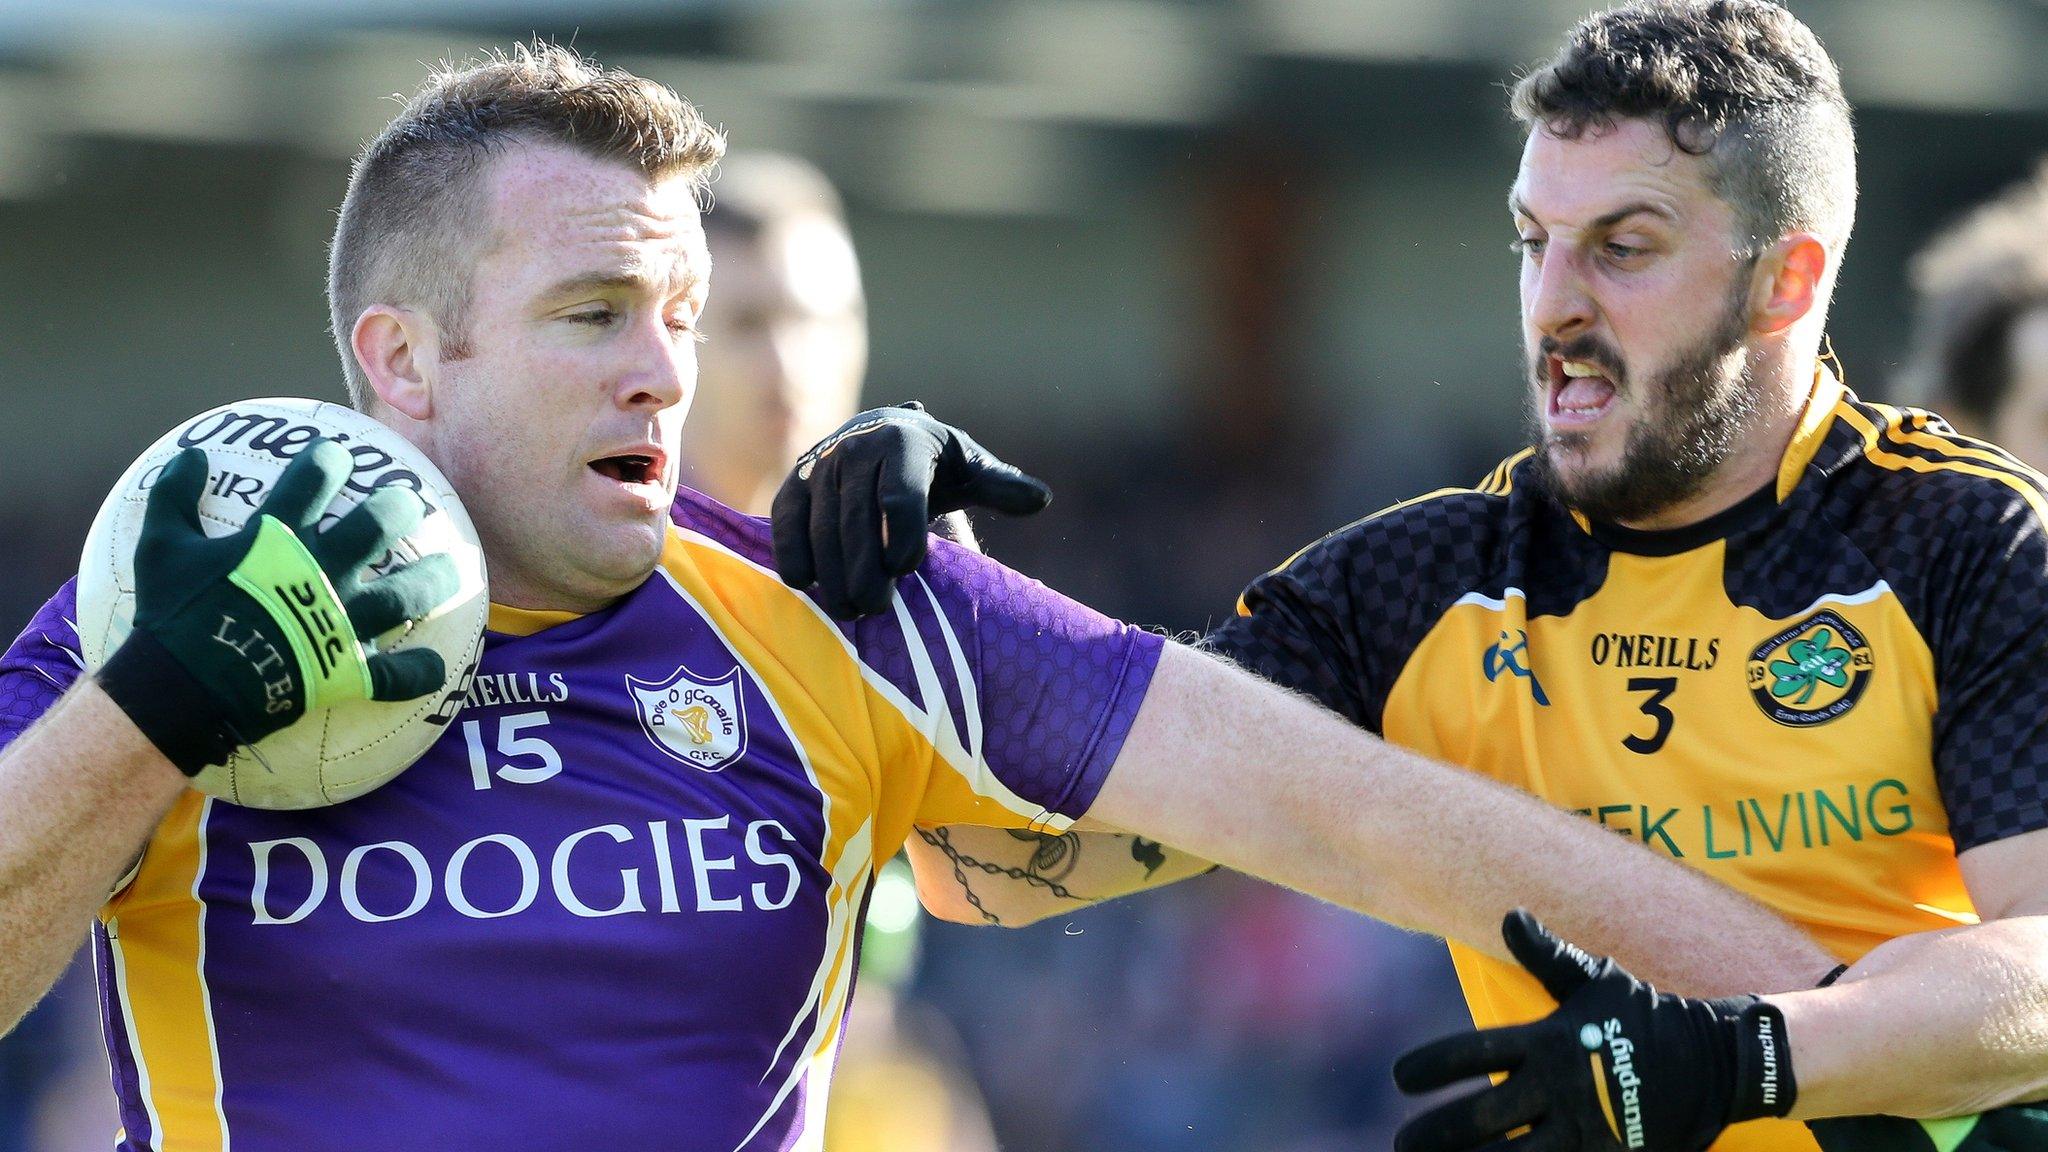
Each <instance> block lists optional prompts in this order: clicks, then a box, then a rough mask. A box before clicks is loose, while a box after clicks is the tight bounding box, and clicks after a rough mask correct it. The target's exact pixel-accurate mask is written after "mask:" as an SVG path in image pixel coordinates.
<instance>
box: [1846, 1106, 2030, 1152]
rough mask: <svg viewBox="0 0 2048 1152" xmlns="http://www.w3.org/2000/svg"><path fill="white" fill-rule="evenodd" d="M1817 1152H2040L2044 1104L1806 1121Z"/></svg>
mask: <svg viewBox="0 0 2048 1152" xmlns="http://www.w3.org/2000/svg"><path fill="white" fill-rule="evenodd" d="M1806 1127H1807V1129H1808V1130H1809V1131H1811V1132H1812V1133H1813V1138H1814V1140H1815V1141H1816V1142H1817V1143H1819V1144H1820V1147H1821V1152H2038V1150H2043V1149H2048V1105H2042V1104H2013V1105H2009V1106H2007V1107H2004V1108H1994V1109H1992V1110H1991V1111H1989V1112H1979V1113H1978V1114H1976V1115H1975V1116H1957V1117H1954V1118H1952V1119H1948V1120H1908V1119H1906V1118H1905V1117H1903V1116H1840V1117H1834V1118H1831V1119H1827V1120H1809V1121H1807V1123H1806Z"/></svg>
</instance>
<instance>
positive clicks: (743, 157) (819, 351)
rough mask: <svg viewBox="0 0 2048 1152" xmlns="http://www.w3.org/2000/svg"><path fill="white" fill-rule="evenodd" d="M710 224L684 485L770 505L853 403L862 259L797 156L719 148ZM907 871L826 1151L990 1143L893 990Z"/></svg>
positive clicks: (922, 1011)
mask: <svg viewBox="0 0 2048 1152" xmlns="http://www.w3.org/2000/svg"><path fill="white" fill-rule="evenodd" d="M704 234H705V241H706V243H707V244H708V246H709V247H710V249H711V265H712V288H713V290H712V293H711V296H710V299H709V303H708V304H707V305H706V307H705V310H704V319H703V328H704V335H705V342H704V344H703V346H702V347H701V348H700V349H699V350H698V377H697V396H696V399H695V401H693V402H692V406H691V408H690V416H689V420H688V421H687V422H685V424H684V427H683V458H682V469H683V481H684V483H686V484H688V485H690V486H691V487H693V488H696V489H698V490H699V491H701V492H704V493H705V494H707V495H709V496H711V497H713V498H714V499H717V500H720V501H722V502H724V503H726V504H729V505H731V506H732V507H734V508H737V509H739V510H740V511H742V512H750V513H753V514H754V515H757V516H764V515H766V514H767V513H768V506H769V504H770V503H771V502H773V500H774V499H775V489H776V487H777V486H778V485H779V484H781V482H782V477H783V476H784V474H786V473H787V472H788V471H789V467H790V465H791V464H792V463H794V462H795V460H796V457H797V455H798V454H799V453H800V452H802V451H803V450H804V449H806V448H809V447H810V446H811V445H812V444H814V443H816V442H817V441H819V440H821V439H823V438H824V436H825V434H826V433H828V432H830V431H832V430H833V429H834V428H837V427H838V426H839V425H840V424H841V423H843V422H844V421H845V420H846V418H847V417H849V416H851V415H853V413H854V411H855V408H856V406H857V405H858V403H859V401H860V383H861V376H862V375H863V374H864V373H865V372H866V370H867V347H868V330H867V302H866V298H865V297H864V296H863V295H862V292H861V283H860V266H859V264H858V263H857V262H856V260H855V258H854V251H853V238H852V236H851V235H850V234H849V233H848V232H847V228H846V219H845V216H844V215H843V213H842V211H841V209H840V204H839V194H838V193H837V192H836V191H834V190H833V188H832V184H831V182H830V181H828V180H827V179H826V178H825V175H824V174H823V173H822V172H819V171H818V170H817V169H816V168H814V167H812V166H811V165H810V164H808V163H806V162H805V161H803V160H799V159H797V158H796V157H794V156H783V155H776V154H770V153H747V152H738V153H733V154H731V155H728V156H727V157H726V158H725V159H724V160H723V161H722V162H721V163H720V164H719V175H718V179H717V181H716V182H715V183H714V184H713V185H712V209H711V211H710V212H708V213H706V214H705V216H704ZM909 871H910V870H909V868H908V866H907V865H905V864H904V863H903V862H902V861H901V860H900V859H898V860H894V861H891V862H890V863H889V864H888V865H887V866H886V867H884V869H883V871H882V875H881V876H880V877H879V878H878V879H877V881H876V886H875V891H874V893H873V895H872V896H871V897H870V900H871V904H870V914H869V918H868V924H867V928H866V930H865V931H864V932H863V934H862V946H861V947H862V951H861V964H860V981H861V986H860V994H859V995H858V996H855V997H854V998H853V1001H852V1008H851V1009H850V1010H849V1018H848V1022H847V1029H846V1040H845V1044H844V1046H843V1048H842V1049H841V1051H840V1054H839V1059H838V1060H837V1061H836V1062H835V1064H834V1066H833V1079H832V1101H831V1105H830V1108H829V1110H828V1111H827V1113H826V1125H827V1127H826V1144H827V1146H829V1147H830V1148H832V1149H833V1152H994V1149H995V1139H994V1137H993V1136H992V1135H991V1134H990V1131H989V1124H988V1112H987V1110H986V1108H985V1107H984V1106H983V1105H982V1102H981V1097H980V1094H979V1093H978V1092H977V1091H976V1090H975V1087H974V1084H973V1082H972V1081H971V1080H970V1079H969V1078H968V1077H967V1075H966V1073H965V1071H964V1070H963V1069H962V1067H961V1061H960V1060H959V1059H958V1058H957V1053H956V1052H955V1051H954V1050H955V1049H957V1048H958V1046H959V1042H958V1040H957V1039H954V1038H953V1037H952V1033H951V1030H950V1028H949V1027H948V1025H947V1024H946V1022H945V1020H944V1019H943V1018H941V1017H938V1016H936V1015H935V1014H934V1013H933V1012H932V1010H931V1009H930V1008H929V1007H927V1006H925V1005H922V1004H918V1003H907V1002H905V1001H904V999H903V997H902V990H903V985H904V983H905V982H906V981H907V980H908V979H909V976H910V974H911V971H912V969H913V968H914V966H915V962H916V951H917V933H918V927H919V924H918V921H919V917H920V913H919V912H918V908H917V895H916V889H915V886H914V884H912V882H911V880H910V877H909ZM940 1053H946V1054H947V1057H950V1058H942V1057H941V1056H940Z"/></svg>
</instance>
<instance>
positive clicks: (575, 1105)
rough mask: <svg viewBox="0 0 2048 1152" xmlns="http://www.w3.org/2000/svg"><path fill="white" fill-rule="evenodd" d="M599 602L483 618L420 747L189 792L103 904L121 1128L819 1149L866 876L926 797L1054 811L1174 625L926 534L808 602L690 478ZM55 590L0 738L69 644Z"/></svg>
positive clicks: (346, 1142)
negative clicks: (615, 593)
mask: <svg viewBox="0 0 2048 1152" xmlns="http://www.w3.org/2000/svg"><path fill="white" fill-rule="evenodd" d="M674 519H675V527H674V528H673V529H672V530H671V532H670V535H669V539H668V543H667V547H666V549H665V551H664V553H663V555H662V558H661V562H660V566H659V568H658V569H657V570H656V572H655V574H654V575H653V577H652V578H650V579H649V580H648V581H647V582H646V583H645V584H643V585H642V586H641V587H640V588H639V589H638V590H636V591H635V592H633V593H632V594H631V595H629V596H627V597H625V598H624V599H623V600H621V601H619V602H618V603H616V604H614V605H612V606H611V607H609V608H607V609H605V610H604V611H601V612H597V613H594V614H592V615H588V616H581V617H572V616H567V615H541V614H536V613H530V612H519V611H515V610H506V609H497V610H494V612H493V614H492V618H491V632H490V634H489V635H488V636H487V638H486V643H485V646H484V652H483V656H482V658H481V661H480V663H479V664H478V666H477V667H476V669H475V670H474V672H473V674H472V677H471V680H470V684H469V688H468V691H467V703H466V705H465V707H464V709H463V710H462V712H461V713H460V715H459V716H458V717H457V719H456V721H455V723H454V724H453V725H452V726H451V730H450V731H449V732H448V733H447V735H446V736H444V737H443V738H442V739H441V740H440V742H439V743H437V744H436V745H435V746H434V747H433V748H432V750H430V751H429V752H428V754H427V755H426V757H425V758H424V759H422V760H421V761H420V762H419V763H417V764H416V765H414V766H413V767H412V768H411V769H410V770H408V771H407V772H406V773H405V774H404V775H402V776H400V777H399V778H398V779H397V780H396V781H394V782H393V783H391V784H389V785H386V786H385V787H384V788H382V789H380V790H378V791H377V792H374V793H372V794H370V795H368V796H365V797H362V798H361V799H358V800H353V801H350V802H348V803H346V804H342V805H339V806H336V807H333V808H324V809H314V810H310V811H303V812H266V811H258V810H255V809H249V808H240V807H236V806H234V805H231V804H227V803H222V802H219V801H214V800H209V799H207V798H205V797H202V796H200V795H198V794H197V793H189V794H187V795H186V796H185V797H184V798H183V799H182V800H181V801H180V802H179V803H178V804H177V806H176V807H175V808H174V809H173V810H172V812H171V814H170V815H169V817H168V818H167V819H166V820H165V821H164V823H163V825H162V826H161V827H160V828H159V829H158V830H157V832H156V833H155V835H154V837H153V838H152V839H151V841H150V842H149V845H148V847H147V849H146V851H145V853H144V854H143V857H142V859H141V862H140V864H139V866H138V867H137V868H136V869H135V871H134V872H133V873H132V875H131V877H130V878H129V879H128V881H127V882H126V883H125V884H124V886H123V887H122V888H121V889H120V890H119V892H118V893H117V894H116V895H114V896H113V897H112V898H111V899H110V900H109V901H108V902H107V904H106V906H105V908H104V909H103V910H102V911H101V914H100V918H99V923H98V925H97V927H96V929H95V933H94V937H95V950H96V954H97V960H98V970H99V978H100V989H101V998H102V1003H103V1008H104V1015H105V1025H106V1034H107V1043H108V1047H109V1050H110V1053H111V1055H112V1064H113V1076H114V1085H115V1089H116V1092H117V1094H118V1096H119V1099H120V1104H121V1114H122V1120H123V1124H124V1129H125V1131H124V1135H123V1138H122V1142H121V1144H120V1147H121V1148H123V1149H144V1148H149V1149H164V1150H187V1149H193V1150H196V1149H228V1148H230V1147H232V1148H233V1149H235V1152H263V1150H267V1149H279V1150H284V1149H290V1150H293V1152H307V1150H316V1149H324V1148H333V1149H366V1148H380V1149H382V1148H482V1147H491V1148H506V1149H524V1148H569V1147H574V1148H690V1149H703V1150H705V1152H735V1150H740V1149H749V1150H752V1149H776V1150H783V1149H803V1148H817V1147H819V1146H820V1143H821V1141H822V1133H823V1131H824V1122H823V1116H822V1111H823V1108H824V1102H825V1099H826V1089H827V1085H828V1083H829V1080H830V1077H831V1069H832V1061H833V1057H834V1054H835V1051H836V1048H837V1043H838V1037H839V1033H840V1027H841V1022H842V1020H843V1018H844V1013H845V1008H846V1002H847V997H848V995H849V993H850V992H851V989H852V978H853V972H854V951H855V942H856V940H857V938H858V929H859V927H860V922H861V913H862V906H863V903H864V901H865V899H866V897H867V894H868V891H869V886H870V883H871V881H872V879H873V876H874V874H875V869H876V867H877V865H878V864H879V863H880V862H881V861H883V860H886V859H887V858H888V857H889V856H890V855H892V854H893V853H894V852H895V851H896V849H897V847H898V845H900V844H901V843H902V841H903V840H904V838H905V837H906V836H907V835H908V834H909V832H910V830H911V826H912V825H913V824H916V823H945V822H965V823H980V824H993V825H1004V826H1012V827H1020V828H1022V827H1036V828H1043V829H1047V830H1060V829H1064V828H1065V827H1067V826H1068V825H1069V824H1070V823H1071V822H1072V820H1073V819H1074V818H1076V817H1078V816H1080V815H1081V814H1082V813H1083V812H1084V811H1086V809H1087V808H1088V806H1089V804H1090V803H1091V802H1092V800H1093V799H1094V796H1095V794H1096V791H1097V790H1098V789H1099V787H1100V786H1101V784H1102V781H1103V780H1104V778H1105V777H1106V775H1107V773H1108V771H1109V768H1110V765H1111V764H1112V763H1113V762H1114V760H1115V759H1116V756H1117V753H1118V751H1119V750H1120V748H1121V747H1122V744H1123V741H1124V738H1125V736H1126V735H1127V734H1128V732H1129V730H1130V725H1131V722H1132V719H1133V717H1134V716H1135V714H1136V712H1137V710H1138V705H1139V703H1140V701H1141V700H1142V699H1143V697H1144V694H1145V691H1146V688H1147V686H1148V684H1149V683H1150V678H1151V675H1152V671H1153V668H1154V667H1155V665H1156V663H1157V660H1158V656H1159V650H1160V647H1161V641H1160V640H1159V639H1158V638H1156V637H1153V636H1149V635H1147V634H1145V633H1143V632H1141V631H1138V630H1136V629H1134V628H1130V627H1127V626H1124V625H1121V624H1118V623H1115V622H1113V621H1111V620H1108V619H1105V618H1104V617H1102V616H1099V615H1097V614H1095V613H1093V612H1091V611H1088V610H1087V609H1085V608H1082V607H1080V606H1079V605H1076V604H1074V603H1072V602H1070V601H1068V600H1065V599H1063V598H1061V597H1059V596H1057V595H1055V594H1053V593H1052V592H1050V591H1048V590H1047V589H1045V588H1044V587H1043V586H1041V585H1039V584H1037V583H1035V582H1033V581H1030V580H1027V579H1025V578H1023V577H1021V576H1018V575H1017V574H1015V573H1013V572H1010V571H1008V570H1006V569H1004V568H1002V567H1000V566H998V565H996V564H995V563H993V562H991V561H988V560H986V559H984V558H983V557H981V556H978V555H975V554H973V553H971V552H968V551H965V550H963V549H959V548H956V547H953V546H951V545H950V544H947V543H945V542H943V541H936V542H934V544H933V545H932V556H931V558H930V559H929V560H928V561H927V562H926V563H925V565H924V566H923V567H922V568H920V569H919V571H918V573H917V574H916V576H915V577H914V578H911V579H908V580H906V581H904V582H903V585H902V587H901V588H900V590H899V592H898V595H897V597H896V599H895V602H894V604H893V611H891V612H890V613H888V614H885V615H883V616H880V617H876V618H873V619H870V620H867V621H863V622H861V623H859V624H857V625H840V624H837V623H835V622H833V621H832V620H830V619H828V618H827V617H826V616H825V615H824V614H823V613H822V612H821V611H820V610H819V609H818V608H817V607H816V606H815V605H814V604H813V603H812V601H811V600H809V599H808V598H806V597H804V596H802V595H799V594H797V593H795V592H792V591H791V590H790V589H788V588H786V587H784V586H783V585H782V584H781V582H780V581H778V580H777V579H776V577H775V574H774V572H773V571H772V570H770V569H769V568H768V567H767V566H766V564H767V561H768V549H767V539H766V527H765V524H764V522H762V521H758V520H755V519H752V518H749V517H744V516H741V515H739V514H737V513H735V512H732V511H731V510H729V509H726V508H724V507H723V506H720V505H718V504H715V503H713V502H712V501H710V500H708V499H706V498H704V497H702V496H698V495H696V494H695V493H690V492H685V493H683V494H682V495H681V496H680V497H679V499H678V500H677V502H676V506H675V509H674ZM71 603H72V597H71V591H70V589H69V588H68V587H67V588H66V589H65V590H64V591H63V592H62V593H60V594H59V595H58V596H57V598H55V599H54V600H52V601H51V602H50V603H49V604H48V605H47V606H45V608H44V609H43V611H42V613H41V614H40V615H38V616H37V617H36V619H35V621H34V622H33V623H32V624H31V625H30V627H29V629H28V631H27V632H26V633H25V634H24V635H23V636H22V637H21V638H20V639H19V640H17V641H16V643H15V645H14V646H13V648H12V649H10V650H9V652H8V653H7V656H6V658H5V662H4V664H0V741H4V740H7V739H11V738H12V737H13V736H14V735H15V734H17V733H18V732H20V731H21V730H22V729H23V728H24V727H26V726H27V725H28V724H29V723H31V722H32V721H33V720H34V719H35V717H36V716H38V715H40V714H41V713H42V712H43V710H45V709H46V708H47V707H48V706H49V705H50V703H51V702H52V701H53V700H54V699H55V698H56V696H57V695H58V694H59V693H60V692H61V691H62V690H63V688H64V687H65V686H66V685H67V684H69V683H70V682H71V681H72V680H73V679H74V678H75V677H76V676H77V675H78V674H79V664H78V660H77V655H76V653H77V642H76V639H75V629H74V628H73V625H72V622H71V620H70V619H69V618H68V617H69V616H70V615H71V613H72V608H71Z"/></svg>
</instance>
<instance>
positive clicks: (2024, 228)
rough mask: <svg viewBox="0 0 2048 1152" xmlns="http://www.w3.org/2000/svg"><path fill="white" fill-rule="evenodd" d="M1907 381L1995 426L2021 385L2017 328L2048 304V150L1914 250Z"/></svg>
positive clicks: (1944, 407)
mask: <svg viewBox="0 0 2048 1152" xmlns="http://www.w3.org/2000/svg"><path fill="white" fill-rule="evenodd" d="M1912 279H1913V292H1914V296H1915V297H1916V302H1915V307H1914V312H1915V315H1914V325H1913V351H1912V353H1911V355H1910V356H1909V358H1908V360H1907V368H1906V380H1905V383H1906V385H1907V391H1908V392H1909V393H1910V394H1911V396H1912V398H1913V399H1914V400H1916V401H1924V402H1927V403H1929V404H1930V405H1931V406H1933V407H1934V408H1936V409H1938V410H1940V411H1943V412H1951V411H1953V412H1954V413H1955V414H1958V415H1962V416H1964V417H1967V418H1969V419H1971V420H1973V421H1975V422H1976V423H1977V424H1978V425H1980V426H1982V427H1986V428H1988V427H1989V426H1990V424H1991V422H1992V420H1993V418H1994V417H1996V416H1997V414H1998V409H1999V406H2000V405H2002V404H2003V403H2004V402H2005V398H2006V394H2007V392H2008V391H2009V390H2010V389H2011V387H2012V362H2011V355H2012V330H2013V326H2014V325H2015V324H2017V323H2018V322H2019V321H2020V320H2021V319H2022V318H2023V317H2025V316H2026V315H2027V314H2028V313H2029V312H2032V311H2033V310H2034V309H2036V308H2048V160H2043V161H2042V162H2041V166H2040V167H2039V168H2037V169H2035V171H2034V174H2033V176H2032V177H2031V178H2029V179H2026V180H2022V181H2020V182H2019V183H2018V184H2015V185H2013V186H2012V187H2010V188H2008V189H2006V190H2005V191H2004V192H2003V193H2001V194H2000V195H1999V196H1998V198H1997V199H1995V200H1992V201H1991V202H1990V203H1988V204H1985V205H1983V206H1981V207H1979V208H1978V209H1977V210H1976V211H1974V212H1971V213H1970V214H1969V215H1968V216H1965V217H1964V218H1963V219H1962V220H1961V221H1960V222H1959V223H1957V224H1955V225H1954V226H1952V227H1950V228H1949V229H1947V230H1946V231H1944V232H1943V233H1942V234H1941V235H1939V236H1937V237H1936V238H1935V239H1934V240H1933V241H1932V242H1931V243H1929V244H1928V246H1927V247H1926V248H1925V249H1924V250H1923V251H1922V252H1921V253H1920V254H1919V255H1918V256H1915V257H1914V258H1913V266H1912Z"/></svg>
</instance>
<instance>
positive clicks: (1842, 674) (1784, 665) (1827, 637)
mask: <svg viewBox="0 0 2048 1152" xmlns="http://www.w3.org/2000/svg"><path fill="white" fill-rule="evenodd" d="M1787 651H1788V654H1789V655H1790V656H1791V657H1792V659H1790V660H1773V661H1771V675H1772V676H1774V677H1776V679H1775V680H1774V681H1772V683H1771V695H1773V696H1775V697H1777V698H1778V699H1780V700H1783V699H1784V698H1785V697H1787V696H1790V695H1792V694H1793V693H1795V692H1796V693H1798V694H1799V695H1798V698H1797V699H1795V700H1793V701H1792V703H1794V704H1804V703H1806V702H1807V701H1809V700H1811V699H1813V694H1814V692H1816V691H1818V690H1819V688H1820V686H1821V685H1822V684H1827V685H1828V686H1829V687H1832V688H1846V687H1848V686H1849V673H1848V667H1849V650H1848V649H1847V648H1843V647H1840V646H1838V645H1836V644H1835V634H1834V631H1833V630H1832V629H1829V628H1822V629H1820V630H1819V631H1817V632H1815V633H1814V634H1813V635H1812V636H1811V637H1809V638H1807V639H1805V640H1795V641H1793V642H1792V646H1791V648H1790V649H1788V650H1787Z"/></svg>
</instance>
